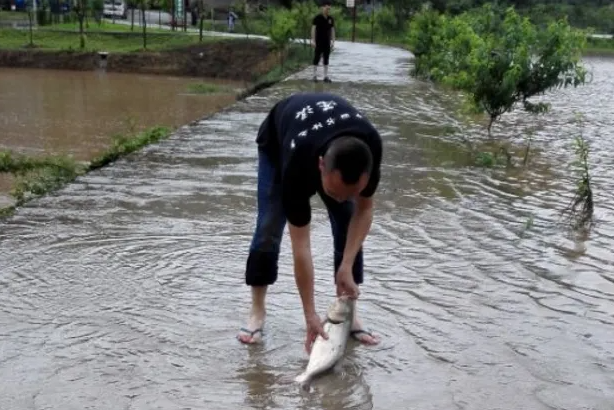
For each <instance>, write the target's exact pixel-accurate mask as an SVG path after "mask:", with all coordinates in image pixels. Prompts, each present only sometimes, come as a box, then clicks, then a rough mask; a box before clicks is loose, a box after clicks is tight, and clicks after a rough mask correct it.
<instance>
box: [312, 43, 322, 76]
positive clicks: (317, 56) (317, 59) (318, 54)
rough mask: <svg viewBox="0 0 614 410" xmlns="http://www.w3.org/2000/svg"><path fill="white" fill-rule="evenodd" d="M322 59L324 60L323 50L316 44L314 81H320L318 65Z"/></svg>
mask: <svg viewBox="0 0 614 410" xmlns="http://www.w3.org/2000/svg"><path fill="white" fill-rule="evenodd" d="M320 58H322V49H321V48H320V47H319V46H318V45H317V44H316V47H315V49H314V51H313V62H312V63H313V80H314V81H316V80H317V79H318V64H320Z"/></svg>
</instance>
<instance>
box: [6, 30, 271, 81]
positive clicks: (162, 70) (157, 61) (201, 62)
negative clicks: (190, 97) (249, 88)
mask: <svg viewBox="0 0 614 410" xmlns="http://www.w3.org/2000/svg"><path fill="white" fill-rule="evenodd" d="M0 47H1V46H0ZM100 64H101V56H100V55H99V54H98V53H97V52H80V51H48V50H37V49H27V50H1V49H0V66H2V67H11V68H46V69H60V70H80V71H89V70H96V69H99V68H100V67H101V65H100ZM276 64H277V58H276V56H275V54H274V53H273V52H272V51H271V50H270V44H269V43H267V42H266V41H263V40H235V39H232V40H222V41H219V42H206V43H203V44H195V45H190V46H185V47H181V48H176V49H173V50H168V51H156V52H148V51H142V52H133V53H112V52H111V53H109V54H108V56H107V57H106V70H107V71H110V72H121V73H137V74H160V75H171V76H190V77H207V78H223V79H228V80H237V81H248V82H251V81H254V80H255V79H256V78H258V77H260V76H262V75H264V74H266V73H267V72H269V71H270V70H271V69H272V68H273V67H275V65H276Z"/></svg>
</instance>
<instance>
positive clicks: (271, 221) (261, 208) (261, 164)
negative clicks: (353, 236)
mask: <svg viewBox="0 0 614 410" xmlns="http://www.w3.org/2000/svg"><path fill="white" fill-rule="evenodd" d="M277 175H278V170H277V168H276V166H275V165H274V163H273V162H272V161H271V160H270V158H269V156H268V154H267V153H266V152H264V151H263V150H261V149H259V150H258V188H257V190H258V194H257V197H258V198H257V201H258V211H257V217H256V229H255V230H254V235H253V237H252V242H251V245H250V248H249V256H248V258H247V266H246V269H245V283H246V284H247V285H248V286H268V285H272V284H273V283H275V282H276V281H277V274H278V266H277V262H278V260H279V250H280V247H281V240H282V237H283V232H284V228H285V226H286V216H285V213H284V209H283V204H282V191H281V190H282V186H281V181H280V178H279V177H278V176H277ZM320 197H321V198H322V201H323V202H324V204H325V205H326V209H327V211H328V218H329V220H330V224H331V228H332V234H333V244H334V252H335V257H334V273H333V277H334V275H335V274H336V272H337V270H338V269H339V265H341V261H342V260H343V250H344V249H345V242H346V238H347V232H348V226H349V224H350V218H351V217H352V214H353V212H354V206H355V205H354V202H353V201H345V202H341V203H339V202H336V201H335V200H333V199H331V198H329V197H328V196H326V195H320ZM352 273H353V276H354V281H355V282H356V284H358V285H360V284H361V283H362V282H363V256H362V248H361V249H360V251H359V252H358V254H357V255H356V259H354V265H353V267H352Z"/></svg>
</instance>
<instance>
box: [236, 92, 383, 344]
mask: <svg viewBox="0 0 614 410" xmlns="http://www.w3.org/2000/svg"><path fill="white" fill-rule="evenodd" d="M256 142H257V145H258V215H257V221H256V229H255V232H254V236H253V239H252V242H251V246H250V252H249V257H248V259H247V266H246V272H245V281H246V284H247V285H248V286H251V293H252V307H251V313H250V318H249V323H248V324H247V326H246V327H245V328H242V329H241V331H240V333H239V335H238V338H239V340H240V341H241V342H243V343H256V342H258V341H260V340H261V338H262V328H263V326H264V321H265V315H266V307H265V299H266V292H267V287H268V286H269V285H272V284H273V283H275V281H276V280H277V261H278V257H279V250H280V244H281V240H282V235H283V231H284V227H285V225H286V221H287V222H288V230H289V233H290V240H291V242H292V254H293V258H294V274H295V280H296V284H297V287H298V291H299V294H300V297H301V301H302V304H303V312H304V314H305V321H306V324H307V337H306V342H305V348H306V350H307V351H310V349H311V344H312V343H313V341H314V340H315V338H316V336H317V335H318V334H322V333H323V330H322V324H321V321H320V318H319V317H318V315H317V313H316V309H315V304H314V269H313V262H312V257H311V246H310V232H309V229H310V221H311V206H310V198H311V197H312V196H313V195H314V194H315V193H316V192H317V193H318V194H319V195H320V197H321V198H322V200H323V202H324V204H325V205H326V208H327V210H328V215H329V218H330V223H331V226H332V231H333V237H334V250H335V251H334V260H335V283H336V285H337V294H338V295H341V294H347V295H349V296H351V297H355V298H356V297H358V293H359V290H358V285H360V284H361V283H362V282H363V257H362V243H363V241H364V239H365V237H366V236H367V233H368V232H369V229H370V227H371V219H372V209H373V194H374V193H375V191H376V189H377V186H378V184H379V179H380V164H381V158H382V140H381V138H380V135H379V133H378V132H377V131H376V130H375V128H374V127H373V125H372V124H371V123H370V122H369V121H368V120H367V119H366V118H365V117H364V116H362V115H361V114H360V113H359V112H358V111H357V110H356V109H355V108H354V107H352V106H351V105H350V103H349V102H347V101H346V100H344V99H343V98H341V97H339V96H336V95H333V94H329V93H299V94H294V95H292V96H290V97H288V98H285V99H283V100H281V101H279V102H278V103H277V104H276V105H275V106H274V107H273V108H272V109H271V111H270V112H269V114H268V116H267V117H266V119H265V120H264V121H263V122H262V124H261V126H260V129H259V132H258V136H257V138H256ZM352 330H353V332H352V335H353V337H354V338H356V339H357V340H359V341H361V342H362V343H365V344H376V343H378V340H377V339H376V338H375V337H374V336H373V335H371V334H370V333H369V332H366V331H365V330H363V329H362V327H361V323H360V321H359V320H358V317H355V318H354V323H353V325H352Z"/></svg>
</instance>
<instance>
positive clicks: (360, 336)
mask: <svg viewBox="0 0 614 410" xmlns="http://www.w3.org/2000/svg"><path fill="white" fill-rule="evenodd" d="M350 336H351V337H352V338H353V339H354V340H356V341H357V342H360V343H362V344H364V345H369V346H375V345H376V344H378V343H379V342H380V340H379V338H378V337H377V336H375V335H374V334H373V333H371V332H369V331H367V330H365V329H363V327H362V325H361V324H360V322H359V321H358V319H355V320H354V323H353V324H352V330H351V331H350Z"/></svg>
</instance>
